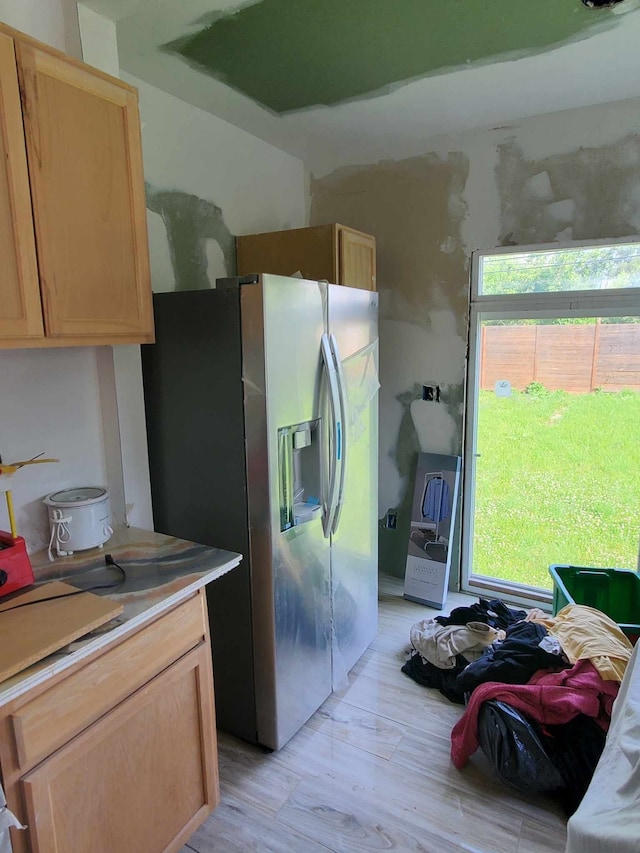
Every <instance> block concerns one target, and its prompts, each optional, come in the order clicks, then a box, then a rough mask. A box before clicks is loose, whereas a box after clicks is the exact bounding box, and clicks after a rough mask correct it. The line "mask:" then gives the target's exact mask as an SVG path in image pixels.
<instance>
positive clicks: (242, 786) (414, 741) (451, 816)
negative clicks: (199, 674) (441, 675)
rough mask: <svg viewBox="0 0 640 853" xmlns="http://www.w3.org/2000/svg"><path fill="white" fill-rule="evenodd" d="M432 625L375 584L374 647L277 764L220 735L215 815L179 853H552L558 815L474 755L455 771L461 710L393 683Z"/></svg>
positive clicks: (560, 832) (397, 593)
mask: <svg viewBox="0 0 640 853" xmlns="http://www.w3.org/2000/svg"><path fill="white" fill-rule="evenodd" d="M462 603H469V598H465V597H463V596H460V595H456V594H450V595H449V599H448V601H447V604H446V607H445V612H446V613H448V612H449V611H450V610H451V609H452V608H453V607H455V606H457V605H458V604H462ZM434 614H435V611H432V610H431V609H430V608H425V607H423V606H421V605H419V604H413V603H411V602H408V601H405V600H404V599H403V598H402V584H401V582H400V581H398V580H397V579H394V578H384V577H383V578H381V581H380V608H379V632H378V635H377V637H376V639H375V640H374V642H373V643H372V645H371V646H370V648H369V649H368V650H367V651H366V652H365V654H364V656H363V657H362V658H361V660H360V661H359V662H358V664H356V666H355V667H354V669H353V670H352V672H351V673H350V674H349V683H348V685H345V687H344V689H342V690H340V691H339V692H337V693H334V694H333V695H332V696H330V697H329V699H327V701H326V702H325V703H324V705H323V706H322V707H321V708H320V709H319V710H318V711H317V712H316V713H315V714H314V715H313V717H312V718H311V719H310V720H309V722H308V723H307V724H306V725H305V726H304V727H303V728H302V729H301V730H300V731H299V732H298V733H297V734H296V735H295V736H294V737H293V738H292V739H291V741H289V743H288V744H287V745H286V746H285V747H284V748H283V749H282V750H280V752H277V753H272V754H268V753H265V752H264V751H262V750H260V749H256V748H255V747H252V746H250V745H248V744H245V743H243V742H242V741H239V740H236V739H235V738H232V737H230V736H228V735H225V734H222V733H220V741H219V751H220V789H221V794H222V799H221V803H220V806H219V807H218V809H217V810H216V811H215V812H214V814H212V815H211V817H210V818H209V819H208V820H207V821H206V823H205V824H204V825H203V826H202V827H201V828H200V829H199V830H198V831H197V832H196V833H195V835H193V836H192V838H191V839H190V840H189V842H188V844H187V845H186V846H185V847H184V848H183V851H182V853H192V852H193V851H197V853H209V851H215V853H246V851H261V853H262V851H273V853H327V851H339V852H340V853H351V851H377V850H393V851H416V853H417V851H420V853H454V851H455V853H458V851H467V853H556V851H557V853H562V851H564V845H565V838H566V830H565V819H564V817H563V816H562V812H561V810H560V809H559V808H558V807H556V806H555V805H554V804H553V803H551V802H550V801H547V800H544V799H542V798H539V797H537V798H531V799H529V798H527V797H525V796H521V795H519V794H518V793H517V792H513V791H511V790H510V789H508V788H506V787H505V786H504V785H502V784H501V783H500V782H499V781H498V780H497V779H496V778H495V777H494V775H493V773H492V771H491V768H490V767H489V765H488V763H487V762H486V760H485V759H484V756H483V755H482V753H481V752H480V751H478V753H476V755H475V756H474V757H473V759H472V761H471V762H470V764H469V765H467V767H466V768H465V769H464V770H463V771H459V770H456V768H455V767H454V766H453V765H452V763H451V760H450V757H449V747H450V740H449V735H450V731H451V728H452V726H453V724H454V723H455V722H456V720H457V719H458V717H459V716H460V715H461V714H462V711H463V709H462V708H461V707H460V706H458V705H453V704H451V703H450V702H449V701H448V700H447V699H445V698H444V697H443V696H441V695H440V694H439V693H438V691H436V690H430V689H427V688H425V687H422V686H420V685H419V684H416V683H415V682H414V681H412V680H411V679H410V678H408V677H407V676H406V675H405V674H404V673H402V672H401V671H400V667H401V666H402V663H403V662H404V660H405V657H406V656H405V651H406V649H407V648H408V646H409V628H410V627H411V625H412V624H413V623H414V622H417V621H419V620H420V619H426V618H429V617H430V616H432V615H434Z"/></svg>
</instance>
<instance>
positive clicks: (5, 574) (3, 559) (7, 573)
mask: <svg viewBox="0 0 640 853" xmlns="http://www.w3.org/2000/svg"><path fill="white" fill-rule="evenodd" d="M33 582H34V577H33V569H32V567H31V560H30V559H29V555H28V554H27V548H26V545H25V542H24V539H23V538H22V536H12V535H11V534H10V533H6V532H5V531H4V530H0V598H2V597H4V596H5V595H9V594H10V593H12V592H17V591H18V590H19V589H22V588H23V587H25V586H31V584H32V583H33Z"/></svg>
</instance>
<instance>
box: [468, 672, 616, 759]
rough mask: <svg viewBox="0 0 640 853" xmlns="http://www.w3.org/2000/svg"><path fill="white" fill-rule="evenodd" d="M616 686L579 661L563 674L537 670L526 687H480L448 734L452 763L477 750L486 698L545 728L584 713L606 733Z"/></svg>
mask: <svg viewBox="0 0 640 853" xmlns="http://www.w3.org/2000/svg"><path fill="white" fill-rule="evenodd" d="M619 687H620V685H619V683H618V682H617V681H603V680H602V679H601V678H600V675H599V673H598V671H597V670H596V668H595V667H594V666H593V664H592V663H591V661H589V660H579V661H578V662H577V663H576V664H575V665H574V666H573V667H571V669H563V670H562V672H548V671H547V670H544V669H543V670H539V671H538V672H536V673H535V674H534V675H533V676H532V678H531V679H530V680H529V683H528V684H501V683H499V682H497V681H488V682H486V683H485V684H481V685H480V686H479V687H476V689H475V690H474V691H473V693H472V694H471V698H470V700H469V704H468V705H467V708H466V711H465V712H464V715H463V716H462V717H461V718H460V719H459V720H458V722H457V723H456V724H455V726H454V727H453V730H452V732H451V758H452V759H453V763H454V764H455V766H456V767H464V765H465V764H466V763H467V761H468V760H469V758H470V757H471V756H472V755H473V753H474V752H475V751H476V749H477V748H478V712H479V710H480V706H481V705H482V703H483V702H486V701H487V700H488V699H498V700H500V701H501V702H506V703H507V704H508V705H511V706H512V707H513V708H516V709H517V710H518V711H522V713H523V714H525V715H526V716H527V717H529V718H530V719H532V720H536V721H537V722H538V723H542V724H545V723H546V724H548V725H560V724H561V723H567V722H569V720H572V719H573V718H574V717H576V716H577V715H578V714H586V715H587V716H588V717H593V719H594V720H595V721H596V722H597V723H598V724H599V725H600V726H601V727H602V728H603V729H604V730H605V731H607V729H608V728H609V721H610V719H611V708H612V706H613V700H614V699H615V698H616V696H617V695H618V689H619Z"/></svg>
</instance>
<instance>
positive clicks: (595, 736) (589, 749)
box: [545, 714, 607, 817]
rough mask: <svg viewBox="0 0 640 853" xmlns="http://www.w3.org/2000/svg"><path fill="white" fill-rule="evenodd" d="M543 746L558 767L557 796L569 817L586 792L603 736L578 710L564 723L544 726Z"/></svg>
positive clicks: (594, 724) (602, 747)
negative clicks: (545, 730) (560, 777)
mask: <svg viewBox="0 0 640 853" xmlns="http://www.w3.org/2000/svg"><path fill="white" fill-rule="evenodd" d="M546 729H547V731H548V732H549V737H548V738H547V739H546V741H545V744H546V750H547V752H548V754H549V755H550V756H551V758H552V759H553V763H554V764H555V766H556V767H557V768H558V771H559V772H560V775H561V776H562V780H563V783H564V788H563V790H562V791H559V792H558V800H559V801H560V803H561V805H562V807H563V808H564V811H565V814H566V815H567V816H568V817H570V816H571V815H572V814H573V813H574V812H575V810H576V809H577V808H578V806H579V805H580V803H581V801H582V798H583V797H584V795H585V794H586V792H587V788H588V787H589V784H590V782H591V778H592V777H593V774H594V772H595V769H596V765H597V763H598V761H599V760H600V756H601V755H602V751H603V749H604V745H605V741H606V739H607V736H606V734H605V732H604V731H603V730H602V728H601V727H600V726H599V725H598V724H597V723H596V721H595V720H594V719H592V718H591V717H587V716H585V715H584V714H578V716H577V717H574V718H573V720H569V722H568V723H563V724H562V725H560V726H547V727H546Z"/></svg>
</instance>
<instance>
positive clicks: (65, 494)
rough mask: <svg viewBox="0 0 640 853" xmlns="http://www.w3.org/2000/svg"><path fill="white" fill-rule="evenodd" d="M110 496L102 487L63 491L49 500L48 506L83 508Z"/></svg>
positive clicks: (82, 487) (55, 493)
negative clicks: (62, 505) (60, 505)
mask: <svg viewBox="0 0 640 853" xmlns="http://www.w3.org/2000/svg"><path fill="white" fill-rule="evenodd" d="M107 496H108V491H107V489H103V488H101V487H100V486H80V487H79V488H75V489H63V490H62V491H60V492H54V493H53V494H51V495H49V497H48V498H47V503H48V504H64V506H83V505H85V504H92V503H98V502H99V501H102V500H104V499H105V497H107Z"/></svg>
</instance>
